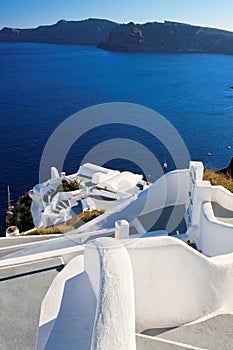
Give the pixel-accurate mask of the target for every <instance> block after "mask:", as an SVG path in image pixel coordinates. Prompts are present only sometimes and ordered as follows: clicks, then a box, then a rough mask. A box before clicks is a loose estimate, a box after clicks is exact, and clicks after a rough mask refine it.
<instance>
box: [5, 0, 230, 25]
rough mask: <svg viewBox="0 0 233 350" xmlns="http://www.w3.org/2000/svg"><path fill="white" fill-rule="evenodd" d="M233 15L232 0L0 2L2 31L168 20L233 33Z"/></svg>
mask: <svg viewBox="0 0 233 350" xmlns="http://www.w3.org/2000/svg"><path fill="white" fill-rule="evenodd" d="M232 15H233V1H232V0H0V29H2V28H3V27H13V28H32V27H37V26H39V25H44V24H53V23H56V22H57V21H58V20H60V19H66V20H82V19H86V18H105V19H109V20H112V21H116V22H118V23H128V22H131V21H132V22H135V23H145V22H154V21H157V22H163V21H164V20H169V21H176V22H183V23H189V24H194V25H201V26H206V27H214V28H220V29H226V30H230V31H233V20H232Z"/></svg>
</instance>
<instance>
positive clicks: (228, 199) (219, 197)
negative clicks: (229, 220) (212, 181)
mask: <svg viewBox="0 0 233 350" xmlns="http://www.w3.org/2000/svg"><path fill="white" fill-rule="evenodd" d="M212 202H216V203H218V204H219V205H221V206H222V207H223V208H225V209H227V210H231V211H233V193H231V192H229V191H228V190H227V189H226V188H224V187H223V186H212Z"/></svg>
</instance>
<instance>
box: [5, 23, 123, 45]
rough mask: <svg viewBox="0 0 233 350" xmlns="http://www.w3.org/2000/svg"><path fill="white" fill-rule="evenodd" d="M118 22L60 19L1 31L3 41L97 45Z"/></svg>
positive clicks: (105, 38) (6, 28)
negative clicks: (50, 22)
mask: <svg viewBox="0 0 233 350" xmlns="http://www.w3.org/2000/svg"><path fill="white" fill-rule="evenodd" d="M116 26H118V24H117V23H115V22H111V21H107V20H102V19H92V18H90V19H87V20H84V21H65V20H61V21H58V22H57V23H56V24H53V25H47V26H39V27H37V28H32V29H17V28H8V27H5V28H3V29H2V30H1V31H0V41H1V42H34V43H51V44H69V45H93V46H95V45H97V44H98V43H99V42H101V41H105V40H107V38H108V35H109V32H110V31H111V30H112V29H113V28H114V27H116Z"/></svg>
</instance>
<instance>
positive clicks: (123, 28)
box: [98, 22, 233, 55]
mask: <svg viewBox="0 0 233 350" xmlns="http://www.w3.org/2000/svg"><path fill="white" fill-rule="evenodd" d="M98 47H99V48H101V49H104V50H110V51H123V52H174V53H175V52H185V53H190V52H200V53H223V54H230V55H232V54H233V33H232V32H228V31H224V30H219V29H213V28H205V27H198V26H192V25H188V24H182V23H176V22H164V23H158V22H153V23H146V24H134V23H132V22H131V23H129V24H123V25H119V26H117V27H115V28H113V29H112V31H111V32H110V34H109V37H108V39H107V40H106V41H104V42H102V43H100V44H99V45H98Z"/></svg>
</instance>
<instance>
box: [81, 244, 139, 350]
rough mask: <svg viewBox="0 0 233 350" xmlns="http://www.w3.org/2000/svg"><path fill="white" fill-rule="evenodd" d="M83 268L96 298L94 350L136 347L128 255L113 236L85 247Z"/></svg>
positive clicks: (131, 349) (130, 348)
mask: <svg viewBox="0 0 233 350" xmlns="http://www.w3.org/2000/svg"><path fill="white" fill-rule="evenodd" d="M85 270H86V272H87V273H88V275H89V278H90V280H91V283H92V288H93V290H94V291H95V294H96V297H97V308H96V316H95V323H94V327H93V332H92V347H91V349H93V350H109V349H111V350H125V349H127V350H135V349H136V344H135V326H134V323H135V322H134V320H135V312H134V291H133V274H132V268H131V263H130V259H129V255H128V254H127V251H126V249H125V248H124V247H123V245H122V244H121V243H120V242H119V241H117V240H114V239H112V238H99V239H97V240H94V241H92V242H91V243H89V244H88V245H87V246H86V248H85Z"/></svg>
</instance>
